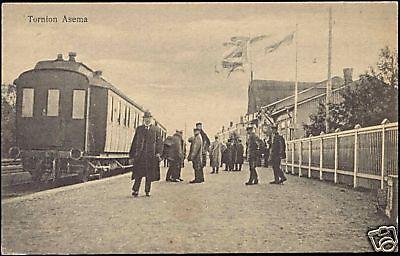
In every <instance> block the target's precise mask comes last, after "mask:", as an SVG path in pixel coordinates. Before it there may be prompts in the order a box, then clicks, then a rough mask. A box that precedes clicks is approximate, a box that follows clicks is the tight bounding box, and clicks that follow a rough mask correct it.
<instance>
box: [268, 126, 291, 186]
mask: <svg viewBox="0 0 400 256" xmlns="http://www.w3.org/2000/svg"><path fill="white" fill-rule="evenodd" d="M271 131H272V134H271V138H270V145H271V149H270V153H269V158H270V162H271V164H272V169H273V171H274V181H271V182H270V184H282V183H283V182H284V181H286V180H287V179H286V177H285V174H284V173H283V171H282V169H281V159H285V158H286V152H285V150H286V146H285V139H284V138H283V137H282V135H280V134H279V133H278V127H277V126H276V125H273V126H272V127H271Z"/></svg>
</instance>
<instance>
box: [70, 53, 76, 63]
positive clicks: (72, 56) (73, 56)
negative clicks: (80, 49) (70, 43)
mask: <svg viewBox="0 0 400 256" xmlns="http://www.w3.org/2000/svg"><path fill="white" fill-rule="evenodd" d="M68 55H69V61H75V57H76V52H70V53H69V54H68Z"/></svg>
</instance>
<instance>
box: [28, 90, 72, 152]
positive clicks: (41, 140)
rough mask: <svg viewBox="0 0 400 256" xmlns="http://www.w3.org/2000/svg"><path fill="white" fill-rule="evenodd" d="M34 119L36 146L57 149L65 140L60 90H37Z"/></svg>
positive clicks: (33, 127)
mask: <svg viewBox="0 0 400 256" xmlns="http://www.w3.org/2000/svg"><path fill="white" fill-rule="evenodd" d="M33 111H34V113H33V117H34V120H35V121H36V122H35V125H32V127H31V128H32V129H34V130H35V131H33V132H34V134H36V137H35V144H36V145H34V147H35V148H37V149H41V148H52V147H54V148H56V147H58V146H61V145H62V143H63V140H64V129H63V127H62V125H61V122H62V120H61V117H60V90H59V89H55V88H50V89H48V88H46V87H45V88H40V87H39V88H36V90H35V97H34V109H33Z"/></svg>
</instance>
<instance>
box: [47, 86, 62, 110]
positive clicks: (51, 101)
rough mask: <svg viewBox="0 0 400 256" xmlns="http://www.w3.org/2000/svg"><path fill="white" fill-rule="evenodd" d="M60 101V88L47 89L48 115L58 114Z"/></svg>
mask: <svg viewBox="0 0 400 256" xmlns="http://www.w3.org/2000/svg"><path fill="white" fill-rule="evenodd" d="M59 102H60V90H57V89H49V90H48V91H47V116H58V110H59Z"/></svg>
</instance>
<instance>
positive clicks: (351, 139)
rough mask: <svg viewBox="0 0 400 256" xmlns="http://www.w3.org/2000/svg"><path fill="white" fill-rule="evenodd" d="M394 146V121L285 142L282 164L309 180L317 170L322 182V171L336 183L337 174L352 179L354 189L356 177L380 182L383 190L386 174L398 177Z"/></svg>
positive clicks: (396, 124) (396, 129)
mask: <svg viewBox="0 0 400 256" xmlns="http://www.w3.org/2000/svg"><path fill="white" fill-rule="evenodd" d="M397 144H398V123H397V122H396V123H388V124H382V125H377V126H371V127H366V128H358V129H353V130H348V131H342V132H335V133H329V134H323V135H320V136H315V137H312V136H311V137H308V138H303V139H297V140H292V141H287V145H286V150H287V152H286V156H287V158H286V160H285V161H284V162H283V165H285V170H286V172H291V173H292V174H294V173H295V168H296V169H297V170H298V171H299V172H298V174H299V176H303V175H305V174H306V173H307V176H308V177H309V178H310V177H311V172H312V171H319V178H320V179H321V180H322V179H323V173H324V172H328V173H333V177H334V182H335V183H337V182H338V178H337V176H338V174H342V175H349V176H353V186H354V187H357V185H358V184H357V181H358V178H359V177H361V178H366V179H373V180H379V181H380V182H381V189H383V187H384V183H385V181H386V180H387V177H388V175H398V167H397V164H398V158H397V152H398V145H397ZM289 167H290V169H289ZM304 170H306V173H305V172H304Z"/></svg>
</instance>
